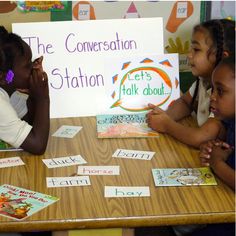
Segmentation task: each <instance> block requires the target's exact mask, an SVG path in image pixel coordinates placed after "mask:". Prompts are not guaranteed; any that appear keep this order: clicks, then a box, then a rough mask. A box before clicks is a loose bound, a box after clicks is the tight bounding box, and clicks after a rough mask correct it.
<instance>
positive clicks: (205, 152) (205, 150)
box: [199, 141, 214, 166]
mask: <svg viewBox="0 0 236 236" xmlns="http://www.w3.org/2000/svg"><path fill="white" fill-rule="evenodd" d="M213 146H214V141H208V142H206V143H203V144H201V146H200V153H199V157H200V161H201V165H202V166H209V165H210V164H209V160H210V157H211V152H212V148H213Z"/></svg>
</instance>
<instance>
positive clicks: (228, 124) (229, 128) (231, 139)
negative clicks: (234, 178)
mask: <svg viewBox="0 0 236 236" xmlns="http://www.w3.org/2000/svg"><path fill="white" fill-rule="evenodd" d="M223 124H224V126H225V128H226V132H227V133H226V134H227V136H226V143H228V144H229V145H230V146H232V147H233V152H232V153H231V154H230V156H229V158H228V160H227V162H226V163H227V164H228V165H229V166H230V167H232V168H233V169H235V147H234V146H235V119H231V120H224V121H223Z"/></svg>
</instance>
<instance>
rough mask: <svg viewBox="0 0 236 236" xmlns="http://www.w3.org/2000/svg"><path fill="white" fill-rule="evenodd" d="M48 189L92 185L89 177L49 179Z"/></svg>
mask: <svg viewBox="0 0 236 236" xmlns="http://www.w3.org/2000/svg"><path fill="white" fill-rule="evenodd" d="M46 181H47V187H48V188H55V187H71V186H87V185H91V183H90V178H89V176H73V177H47V179H46Z"/></svg>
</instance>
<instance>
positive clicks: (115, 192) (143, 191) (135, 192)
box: [105, 186, 150, 197]
mask: <svg viewBox="0 0 236 236" xmlns="http://www.w3.org/2000/svg"><path fill="white" fill-rule="evenodd" d="M105 197H150V189H149V187H143V186H140V187H122V186H105Z"/></svg>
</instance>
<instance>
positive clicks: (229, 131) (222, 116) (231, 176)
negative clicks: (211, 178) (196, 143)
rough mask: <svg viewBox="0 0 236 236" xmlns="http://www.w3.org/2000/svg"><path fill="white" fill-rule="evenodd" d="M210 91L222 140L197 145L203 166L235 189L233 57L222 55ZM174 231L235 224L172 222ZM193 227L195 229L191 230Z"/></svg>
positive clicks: (222, 231)
mask: <svg viewBox="0 0 236 236" xmlns="http://www.w3.org/2000/svg"><path fill="white" fill-rule="evenodd" d="M212 86H213V92H212V95H211V97H210V109H211V111H212V112H213V113H214V115H215V117H216V118H217V119H219V120H220V121H221V122H220V124H221V130H220V138H221V140H212V141H208V142H206V143H203V144H202V145H201V146H200V159H201V164H202V165H203V166H210V167H211V168H212V170H213V172H214V173H215V174H216V175H217V176H218V177H219V178H221V179H222V180H223V181H224V182H225V183H226V184H227V185H228V186H229V187H231V188H232V189H235V148H234V145H235V58H234V57H228V58H225V59H223V60H222V61H221V62H220V63H219V64H218V66H217V67H216V69H215V70H214V72H213V75H212ZM173 229H174V231H175V232H176V235H192V236H205V235H206V236H209V235H216V236H217V235H219V236H221V235H224V236H230V235H235V224H234V223H229V224H211V225H206V226H205V227H197V226H195V227H194V226H175V227H174V228H173ZM193 230H195V231H194V232H193Z"/></svg>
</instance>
